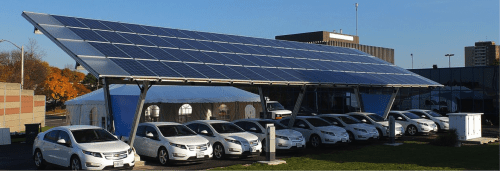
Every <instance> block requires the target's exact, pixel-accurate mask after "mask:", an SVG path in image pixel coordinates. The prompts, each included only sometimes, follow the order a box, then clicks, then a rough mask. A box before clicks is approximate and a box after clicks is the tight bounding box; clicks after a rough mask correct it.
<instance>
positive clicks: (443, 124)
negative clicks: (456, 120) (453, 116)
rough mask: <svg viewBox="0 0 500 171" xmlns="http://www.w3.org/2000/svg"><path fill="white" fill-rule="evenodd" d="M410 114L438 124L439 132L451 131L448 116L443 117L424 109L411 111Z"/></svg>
mask: <svg viewBox="0 0 500 171" xmlns="http://www.w3.org/2000/svg"><path fill="white" fill-rule="evenodd" d="M407 111H408V112H411V113H414V114H416V115H418V116H420V117H421V118H424V119H430V120H432V121H434V123H436V125H437V128H438V132H439V131H441V130H450V118H448V117H446V116H442V115H441V114H439V113H436V112H434V111H432V110H423V109H410V110H407Z"/></svg>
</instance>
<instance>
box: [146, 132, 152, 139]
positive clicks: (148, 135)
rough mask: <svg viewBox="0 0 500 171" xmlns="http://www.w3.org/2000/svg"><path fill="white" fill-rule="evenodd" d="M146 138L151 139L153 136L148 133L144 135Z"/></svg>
mask: <svg viewBox="0 0 500 171" xmlns="http://www.w3.org/2000/svg"><path fill="white" fill-rule="evenodd" d="M146 137H148V138H153V137H154V135H153V133H151V132H148V133H147V134H146Z"/></svg>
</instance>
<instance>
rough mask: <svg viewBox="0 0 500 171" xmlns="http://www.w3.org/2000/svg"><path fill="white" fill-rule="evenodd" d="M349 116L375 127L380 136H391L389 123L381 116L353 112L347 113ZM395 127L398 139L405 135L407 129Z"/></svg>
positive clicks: (399, 126)
mask: <svg viewBox="0 0 500 171" xmlns="http://www.w3.org/2000/svg"><path fill="white" fill-rule="evenodd" d="M347 115H349V116H352V117H353V118H356V119H358V120H359V121H361V122H363V123H366V124H371V125H373V126H375V127H376V128H377V131H378V134H379V135H380V136H384V137H388V136H389V121H386V120H384V118H382V116H379V115H377V114H375V113H367V112H351V113H347ZM394 126H395V128H396V130H395V133H396V137H397V136H402V135H404V133H405V129H404V128H403V126H402V125H401V124H399V123H395V124H394Z"/></svg>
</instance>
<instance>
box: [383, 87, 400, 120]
mask: <svg viewBox="0 0 500 171" xmlns="http://www.w3.org/2000/svg"><path fill="white" fill-rule="evenodd" d="M398 92H399V88H395V90H394V91H393V92H392V95H391V98H390V99H389V103H387V106H386V107H385V111H384V116H383V117H384V118H387V115H388V114H389V111H390V110H391V108H392V104H394V100H395V99H396V95H398Z"/></svg>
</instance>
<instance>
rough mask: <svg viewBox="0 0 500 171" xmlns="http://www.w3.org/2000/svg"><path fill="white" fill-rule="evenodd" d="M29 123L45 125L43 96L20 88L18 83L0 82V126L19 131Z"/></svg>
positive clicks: (11, 130)
mask: <svg viewBox="0 0 500 171" xmlns="http://www.w3.org/2000/svg"><path fill="white" fill-rule="evenodd" d="M30 123H41V124H42V127H43V126H45V96H44V95H34V91H33V90H21V84H19V83H4V82H0V128H10V132H20V131H24V130H25V126H24V124H30Z"/></svg>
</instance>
